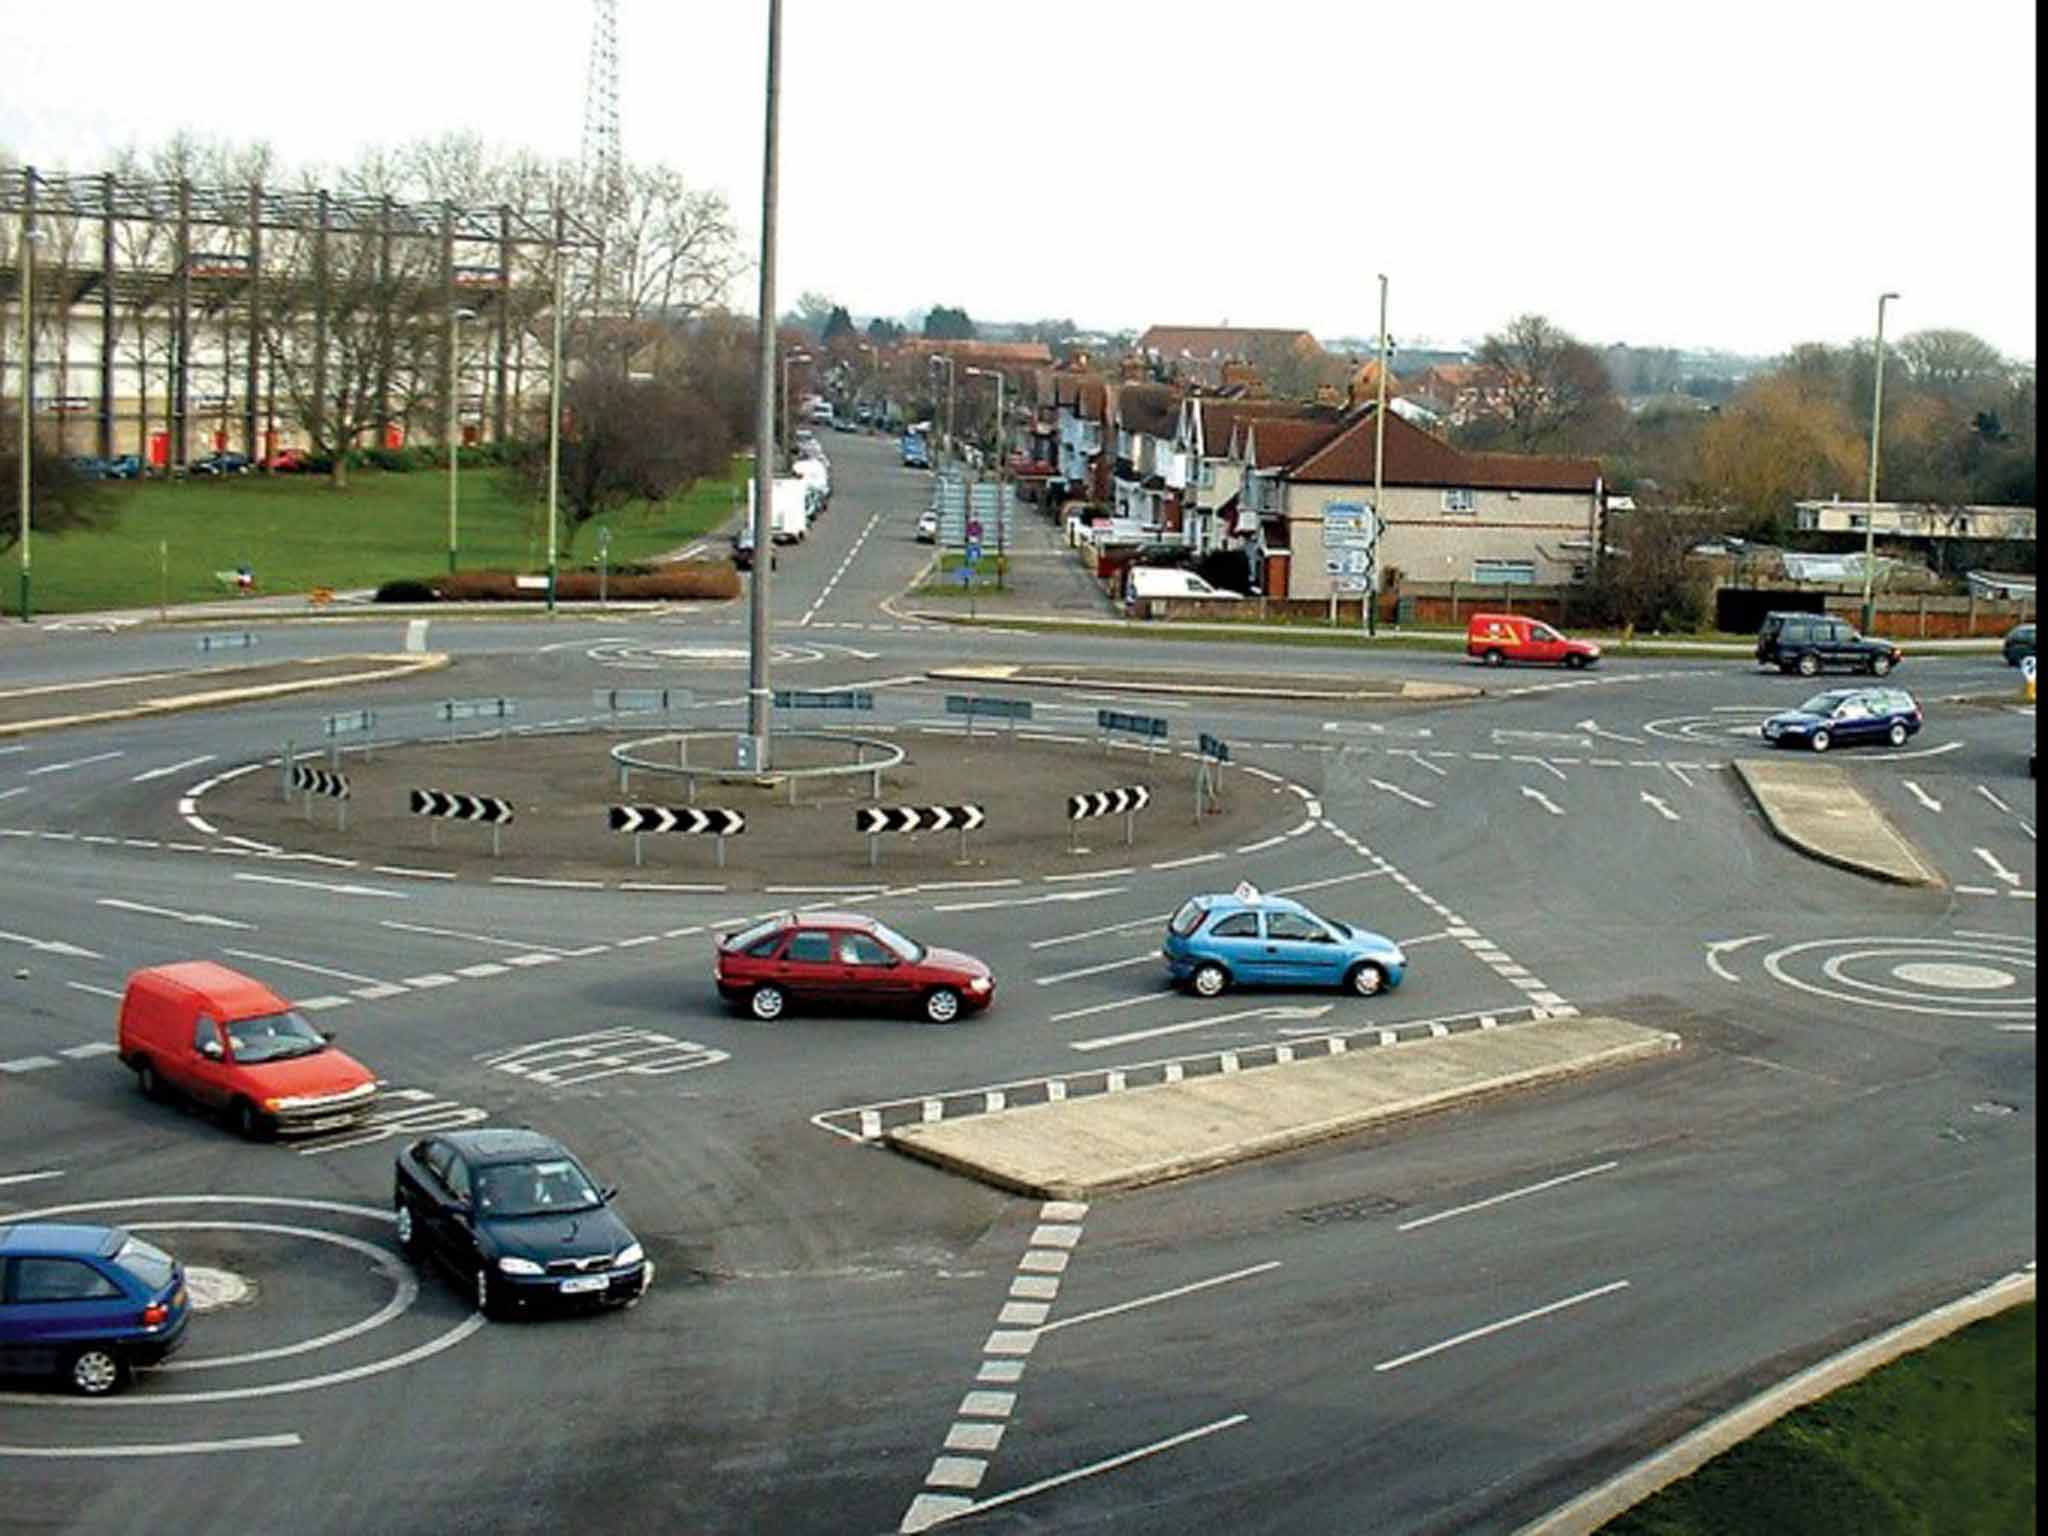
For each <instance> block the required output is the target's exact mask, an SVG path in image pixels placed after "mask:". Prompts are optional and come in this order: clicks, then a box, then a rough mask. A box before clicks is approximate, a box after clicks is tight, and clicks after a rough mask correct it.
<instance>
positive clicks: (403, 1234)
mask: <svg viewBox="0 0 2048 1536" xmlns="http://www.w3.org/2000/svg"><path fill="white" fill-rule="evenodd" d="M392 1203H393V1204H394V1205H395V1206H396V1207H397V1209H396V1211H395V1212H394V1213H393V1220H392V1225H393V1226H395V1227H396V1228H397V1229H398V1251H399V1252H400V1253H403V1254H404V1255H405V1256H406V1257H407V1258H411V1257H413V1255H415V1254H416V1253H418V1252H419V1245H420V1234H419V1229H418V1228H417V1227H415V1226H414V1225H413V1220H412V1207H411V1206H410V1205H407V1204H406V1203H405V1197H404V1196H403V1195H400V1196H399V1197H398V1199H397V1200H395V1201H394V1202H392Z"/></svg>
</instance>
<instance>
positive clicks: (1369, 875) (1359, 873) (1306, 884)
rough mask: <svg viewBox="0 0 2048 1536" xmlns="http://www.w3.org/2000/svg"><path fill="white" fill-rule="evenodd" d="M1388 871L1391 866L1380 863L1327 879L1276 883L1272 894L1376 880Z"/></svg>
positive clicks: (1294, 893)
mask: <svg viewBox="0 0 2048 1536" xmlns="http://www.w3.org/2000/svg"><path fill="white" fill-rule="evenodd" d="M1390 871H1391V866H1388V865H1386V864H1384V863H1382V865H1381V867H1380V868H1378V869H1360V870H1354V871H1353V872H1352V873H1350V874H1348V875H1332V876H1330V878H1329V879H1327V880H1304V881H1302V882H1301V884H1299V885H1276V886H1274V887H1273V890H1272V894H1273V895H1275V896H1298V895H1300V894H1301V893H1302V892H1303V891H1320V890H1325V889H1327V888H1328V887H1330V886H1333V885H1349V884H1350V883H1351V882H1352V881H1354V880H1377V879H1379V877H1380V876H1382V875H1384V874H1388V873H1390Z"/></svg>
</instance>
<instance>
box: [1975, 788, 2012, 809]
mask: <svg viewBox="0 0 2048 1536" xmlns="http://www.w3.org/2000/svg"><path fill="white" fill-rule="evenodd" d="M1977 793H1978V794H1980V795H1982V796H1983V797H1984V798H1985V799H1986V800H1989V801H1990V802H1991V803H1992V804H1993V805H1995V806H1997V807H1998V808H1999V809H2000V810H2001V811H2003V812H2005V814H2006V815H2008V816H2010V815H2011V814H2012V807H2011V806H2009V805H2007V804H2006V803H2005V802H2004V801H2003V800H2001V799H1999V798H1998V796H1996V795H1994V794H1993V793H1991V791H1990V790H1988V789H1986V788H1985V787H1984V786H1983V785H1982V784H1979V785H1978V786H1977Z"/></svg>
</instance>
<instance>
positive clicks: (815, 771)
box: [612, 731, 904, 805]
mask: <svg viewBox="0 0 2048 1536" xmlns="http://www.w3.org/2000/svg"><path fill="white" fill-rule="evenodd" d="M686 734H687V736H688V737H689V738H691V739H704V738H713V739H717V740H725V741H730V740H732V739H733V737H732V733H731V732H730V731H692V732H688V733H686ZM776 739H777V740H778V741H830V742H838V743H840V744H841V745H844V746H850V747H852V748H853V749H854V754H855V756H854V760H853V761H852V762H850V763H824V764H820V765H818V766H816V767H811V768H774V769H769V770H768V771H766V772H763V771H762V770H760V769H758V768H742V767H738V766H735V767H731V768H717V767H713V766H711V765H710V764H708V763H693V762H691V761H689V752H688V741H687V740H678V737H677V735H674V734H671V735H666V736H649V737H644V738H642V739H641V740H639V741H625V742H621V743H619V745H617V746H616V747H613V748H612V761H613V762H614V763H616V764H617V765H618V769H619V793H620V794H622V795H624V794H630V793H631V792H632V788H633V785H632V775H633V774H634V773H636V772H637V773H652V774H658V775H671V776H674V777H677V778H681V779H682V780H684V782H685V783H687V784H688V786H689V799H690V803H691V804H693V805H694V804H695V803H696V800H697V782H698V780H700V779H709V780H711V781H712V782H713V783H717V784H766V783H769V782H771V781H773V780H775V779H781V780H783V781H784V782H785V783H786V784H787V785H788V788H789V803H790V804H791V805H795V804H796V790H797V784H798V783H799V782H800V781H801V780H804V779H830V778H847V777H851V776H853V775H856V774H865V775H867V776H868V778H869V780H870V783H869V786H868V798H869V799H871V800H879V799H880V798H881V797H882V775H883V774H884V773H885V772H887V771H888V770H889V769H891V768H894V767H896V766H898V765H899V764H900V763H902V761H903V758H904V751H903V748H901V747H899V746H897V745H896V743H894V742H893V741H876V740H874V739H873V738H872V737H867V736H853V735H849V734H846V733H843V732H838V731H783V732H781V733H780V734H779V735H778V736H777V738H776ZM669 743H675V746H676V751H675V756H676V759H677V760H676V761H675V762H669V761H668V760H667V756H666V754H664V755H663V756H662V757H661V758H659V759H657V758H656V757H655V756H654V755H653V754H654V752H655V751H657V750H659V749H661V748H664V747H665V746H667V745H668V744H669ZM870 754H873V755H872V756H870Z"/></svg>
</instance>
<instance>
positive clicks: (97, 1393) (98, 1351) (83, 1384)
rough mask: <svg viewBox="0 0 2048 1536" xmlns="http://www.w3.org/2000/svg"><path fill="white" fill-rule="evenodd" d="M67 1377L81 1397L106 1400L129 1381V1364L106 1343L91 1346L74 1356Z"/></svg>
mask: <svg viewBox="0 0 2048 1536" xmlns="http://www.w3.org/2000/svg"><path fill="white" fill-rule="evenodd" d="M64 1374H65V1377H66V1379H68V1380H69V1381H70V1383H71V1390H72V1391H74V1392H76V1393H77V1394H78V1395H79V1396H80V1397H105V1396H106V1395H107V1394H108V1393H109V1392H112V1391H115V1390H116V1389H118V1388H119V1387H120V1385H121V1383H122V1382H124V1381H126V1380H127V1379H128V1362H127V1361H126V1360H124V1359H122V1358H121V1356H120V1353H119V1352H118V1351H116V1350H112V1349H109V1348H107V1346H106V1345H104V1344H88V1345H86V1346H85V1348H83V1349H81V1350H79V1351H78V1352H77V1353H76V1354H74V1355H72V1357H71V1363H70V1365H69V1366H67V1367H66V1368H65V1372H64Z"/></svg>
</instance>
